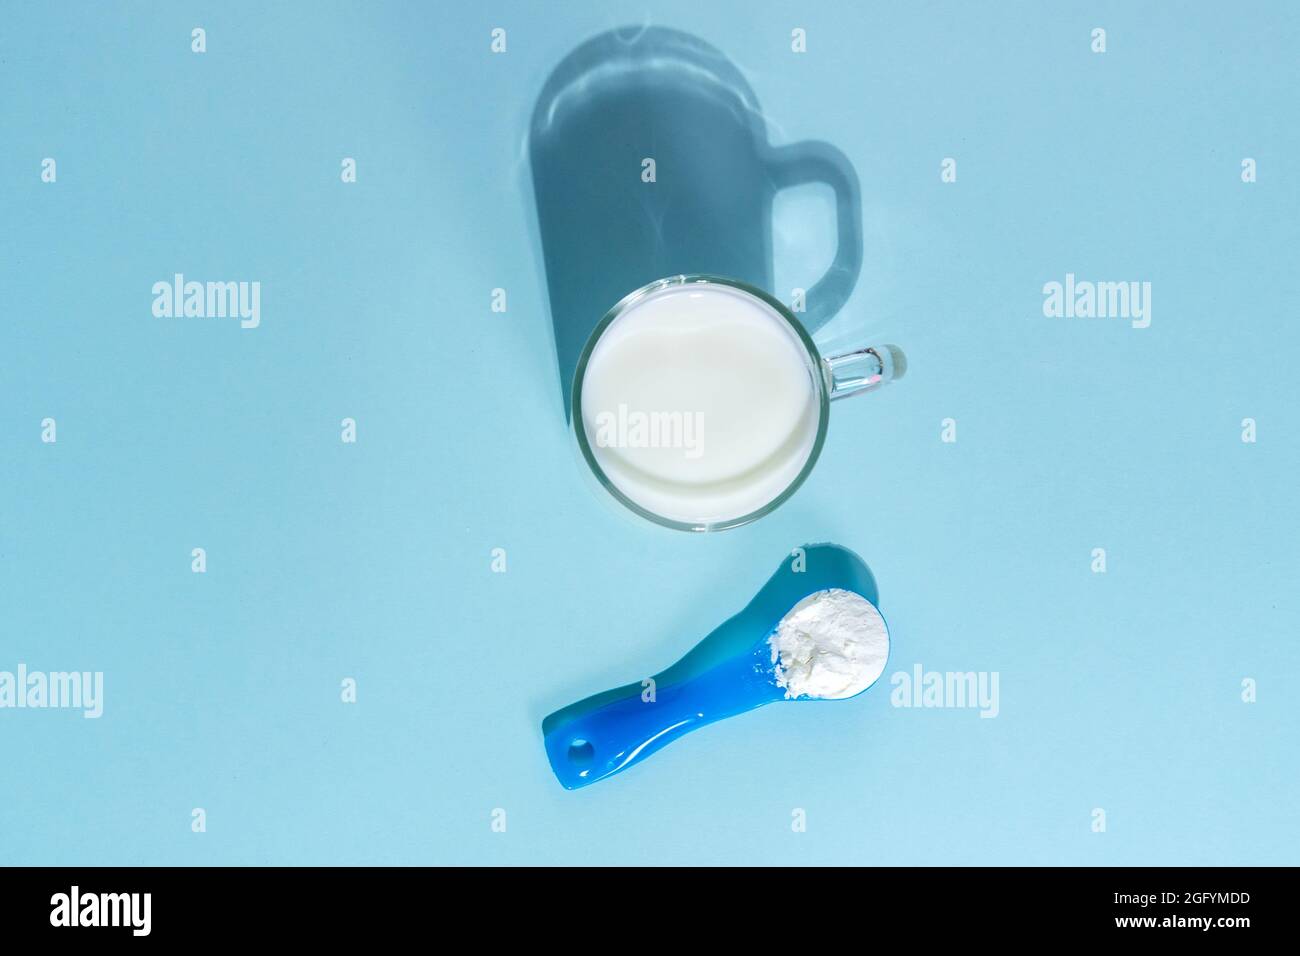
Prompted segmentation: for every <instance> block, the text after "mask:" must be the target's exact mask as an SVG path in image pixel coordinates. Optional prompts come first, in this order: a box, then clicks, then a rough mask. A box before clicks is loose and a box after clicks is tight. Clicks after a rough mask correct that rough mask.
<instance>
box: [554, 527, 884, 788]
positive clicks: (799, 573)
mask: <svg viewBox="0 0 1300 956" xmlns="http://www.w3.org/2000/svg"><path fill="white" fill-rule="evenodd" d="M829 588H840V589H842V590H845V591H853V592H855V593H857V594H859V595H861V596H862V597H864V598H866V599H867V600H868V601H870V602H871V603H872V604H873V605H877V606H878V600H879V599H878V596H877V594H876V582H875V579H874V578H873V577H872V575H871V570H870V569H869V568H868V567H867V565H866V563H865V562H864V561H863V560H862V559H861V558H860V557H858V556H857V555H856V554H854V553H853V552H852V551H850V550H849V549H848V548H843V547H840V546H839V545H837V544H810V545H806V546H805V547H803V548H800V549H797V550H796V551H795V552H793V553H792V556H791V557H789V558H787V559H786V560H785V561H783V562H782V563H781V567H780V568H778V569H777V571H776V573H775V574H773V575H772V577H771V578H769V579H768V581H767V583H766V584H764V585H763V587H762V588H760V589H759V591H758V593H757V594H755V595H754V599H753V600H752V601H750V602H749V604H748V605H746V606H745V608H744V609H743V610H742V611H740V613H738V614H736V615H735V616H733V617H731V618H728V619H727V620H726V621H724V622H723V623H722V624H720V625H718V627H717V628H715V629H714V630H713V631H712V633H710V634H709V635H708V636H707V637H705V638H704V639H703V640H702V641H700V642H699V643H698V644H696V645H695V647H694V648H693V649H692V650H691V651H690V652H689V653H687V654H686V656H685V657H683V658H682V659H681V660H679V661H678V662H677V663H676V664H674V665H673V666H672V667H669V668H668V669H667V670H665V671H662V672H661V673H659V674H656V675H655V676H654V677H653V678H652V680H653V683H650V682H649V681H639V682H637V683H634V684H626V685H624V686H622V687H616V688H614V689H613V690H607V691H605V692H604V693H601V694H596V695H594V696H592V697H588V698H586V699H585V700H580V701H578V702H577V703H576V704H570V705H569V706H568V707H565V708H563V709H561V710H557V711H556V712H555V713H553V714H551V715H550V716H549V717H547V718H546V719H545V720H543V721H542V736H543V737H544V739H545V745H546V756H547V758H548V759H549V760H550V762H551V769H552V770H554V771H555V776H556V777H557V778H559V781H560V783H561V784H563V785H564V787H565V789H568V790H577V789H578V788H580V787H585V786H588V785H589V784H593V783H595V782H596V781H597V780H604V779H605V778H606V777H611V776H613V775H614V774H616V773H618V772H619V771H622V770H626V769H627V768H628V767H630V766H632V765H633V764H635V763H638V762H639V761H641V760H644V759H645V758H646V757H648V756H650V755H651V754H652V753H654V752H655V751H657V750H659V749H660V748H662V747H664V746H666V745H668V744H669V743H671V742H672V741H674V740H676V739H678V738H679V737H681V736H683V735H684V734H686V733H688V732H690V731H692V730H696V729H698V728H700V727H703V726H705V725H706V724H711V723H713V722H714V721H717V720H722V719H723V718H724V717H734V716H735V715H737V714H743V713H745V712H746V711H750V710H753V709H754V708H756V707H762V706H763V705H764V704H770V703H772V702H773V701H780V700H787V699H790V698H787V697H786V696H785V688H783V687H779V686H777V683H776V672H775V668H774V665H773V663H772V654H771V649H770V647H769V645H768V643H767V640H768V637H769V636H770V635H771V634H772V632H773V631H774V630H776V627H777V625H778V624H779V623H780V622H781V618H783V617H785V615H786V614H787V613H788V612H789V611H790V609H791V608H793V607H794V606H795V605H796V604H798V603H799V602H800V601H802V600H803V599H804V598H806V597H807V596H808V595H810V594H814V593H816V592H817V591H825V590H827V589H829ZM863 689H864V690H865V689H866V688H863ZM854 696H857V695H854ZM794 699H795V700H798V701H805V700H812V699H816V698H806V697H802V698H794ZM838 699H847V698H838Z"/></svg>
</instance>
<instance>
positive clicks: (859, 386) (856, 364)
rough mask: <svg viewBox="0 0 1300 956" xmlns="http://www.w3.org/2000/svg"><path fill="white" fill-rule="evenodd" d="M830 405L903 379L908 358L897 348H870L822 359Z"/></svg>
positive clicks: (893, 346)
mask: <svg viewBox="0 0 1300 956" xmlns="http://www.w3.org/2000/svg"><path fill="white" fill-rule="evenodd" d="M822 369H823V371H824V374H825V376H826V390H827V392H828V393H829V394H830V398H831V401H835V399H837V398H847V397H848V396H850V395H857V394H858V393H859V392H870V391H874V390H875V389H878V388H880V387H882V386H884V385H888V384H889V383H890V382H893V381H896V380H897V379H900V378H902V377H903V375H904V374H905V373H906V372H907V356H906V355H904V354H903V350H902V349H900V348H899V347H898V346H897V345H873V346H871V347H870V348H865V349H858V350H857V351H854V352H845V353H843V354H842V355H833V356H831V357H830V358H824V359H822Z"/></svg>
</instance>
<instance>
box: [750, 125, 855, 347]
mask: <svg viewBox="0 0 1300 956" xmlns="http://www.w3.org/2000/svg"><path fill="white" fill-rule="evenodd" d="M767 167H768V170H769V175H770V176H771V179H772V183H773V184H774V185H775V187H776V188H777V189H778V190H781V189H789V188H790V187H791V186H802V185H804V184H806V183H826V184H827V185H828V186H830V187H831V189H833V190H835V220H836V223H835V225H836V230H837V233H838V240H837V243H836V246H835V259H834V261H833V262H831V267H830V268H829V269H827V270H826V274H825V275H824V276H822V277H821V278H820V279H818V280H817V283H816V284H815V285H814V286H813V287H812V288H811V289H809V290H808V295H807V309H806V311H805V312H803V313H801V314H800V316H799V317H800V319H801V320H802V322H803V324H804V327H805V328H807V330H808V331H809V333H812V332H816V331H817V330H818V329H819V328H821V327H822V326H823V325H825V324H826V322H827V321H828V320H829V319H830V318H831V316H833V315H835V313H837V312H838V311H839V310H840V309H841V308H843V307H844V303H846V302H847V301H848V300H849V296H850V295H851V294H852V292H853V286H854V284H855V283H856V282H857V281H858V273H859V272H861V271H862V191H861V189H860V187H859V186H858V174H857V173H856V172H854V170H853V164H852V163H850V162H849V159H848V157H847V156H845V155H844V154H843V153H842V152H840V151H839V150H838V149H836V148H835V147H834V146H832V145H831V144H830V143H821V142H815V141H810V142H805V143H793V144H791V145H789V146H775V147H772V148H771V149H770V150H768V154H767Z"/></svg>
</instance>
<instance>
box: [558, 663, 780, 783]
mask: <svg viewBox="0 0 1300 956" xmlns="http://www.w3.org/2000/svg"><path fill="white" fill-rule="evenodd" d="M763 665H764V661H763V658H762V657H761V656H760V655H759V654H758V653H757V652H756V653H754V654H752V655H747V656H743V657H739V658H734V659H732V660H728V661H724V662H722V663H721V664H718V665H716V666H714V667H712V668H710V669H709V670H706V671H704V672H702V673H700V674H698V675H696V676H694V677H691V678H689V679H686V680H678V681H677V682H675V683H674V682H669V681H661V680H660V678H659V676H656V677H655V678H653V679H652V680H653V683H651V682H650V681H644V682H641V683H636V684H627V685H626V686H624V687H620V688H617V689H615V690H611V691H606V692H605V693H603V694H596V695H595V696H594V697H588V698H587V699H586V700H583V701H579V702H578V703H576V704H572V705H570V706H569V707H566V708H564V709H563V710H560V711H556V712H555V713H554V714H551V716H549V717H547V718H546V720H545V721H543V722H542V733H543V735H544V736H545V744H546V756H547V758H548V759H549V760H550V762H551V769H552V770H553V771H555V776H556V777H557V778H558V779H559V781H560V783H561V784H562V785H563V786H564V788H565V789H566V790H577V789H578V788H580V787H586V786H588V785H590V784H593V783H595V782H596V781H597V780H604V779H605V778H606V777H610V776H613V775H614V774H616V773H619V772H620V771H623V770H626V769H627V768H628V767H630V766H632V765H633V764H635V763H638V762H640V761H642V760H644V759H645V758H646V757H648V756H650V755H651V754H652V753H654V752H655V751H657V750H659V749H660V748H662V747H665V746H667V745H668V744H669V743H671V742H672V741H674V740H676V739H678V738H679V737H682V736H684V735H685V734H687V733H689V732H690V731H692V730H696V729H697V728H700V727H703V726H705V725H707V724H711V723H713V722H714V721H715V720H722V719H723V718H724V717H733V716H735V715H736V714H743V713H745V712H746V711H749V710H753V709H754V708H755V707H761V706H762V705H763V704H766V703H770V702H771V701H773V700H779V699H780V698H781V696H782V694H781V692H780V690H779V689H778V688H777V687H776V684H775V682H774V681H773V680H772V676H771V667H770V665H768V666H767V667H766V669H765V668H764V666H763Z"/></svg>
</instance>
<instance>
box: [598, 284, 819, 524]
mask: <svg viewBox="0 0 1300 956" xmlns="http://www.w3.org/2000/svg"><path fill="white" fill-rule="evenodd" d="M813 374H815V373H814V371H813V368H812V366H811V363H810V359H809V357H808V353H807V351H806V350H805V349H804V347H803V345H802V343H801V342H800V340H799V338H798V337H797V336H796V334H795V333H794V331H793V330H792V329H791V328H790V326H789V324H788V323H787V322H786V321H785V319H783V318H782V317H781V316H780V315H779V314H778V313H777V312H776V311H775V310H773V309H772V308H771V307H769V306H768V305H767V304H766V303H765V302H763V301H761V300H759V299H756V298H753V297H751V296H748V295H746V294H745V293H743V292H741V291H739V290H736V289H732V288H730V287H729V286H723V285H717V284H701V283H692V284H688V285H681V286H670V287H667V288H665V289H662V290H659V291H657V292H654V293H651V294H650V295H647V296H646V297H645V298H643V299H641V300H640V301H639V302H637V303H636V304H635V305H633V306H631V307H630V308H628V309H627V310H625V311H624V312H623V313H622V314H621V315H620V316H619V317H618V318H617V319H615V320H614V321H613V322H612V323H610V325H609V327H608V328H607V329H606V330H605V332H604V334H603V335H602V336H601V337H600V339H599V341H598V342H597V343H596V346H595V348H594V349H593V350H592V354H591V358H590V359H589V361H588V363H587V369H586V373H585V376H584V379H583V383H582V397H581V402H582V408H581V414H582V427H583V428H584V429H585V430H586V437H587V442H588V444H589V446H590V447H591V451H592V454H593V455H594V457H595V459H596V461H597V463H598V464H599V465H600V468H601V470H602V471H603V472H604V473H605V475H606V477H607V478H608V479H609V480H610V482H612V483H613V484H614V486H615V487H617V488H618V489H619V490H620V491H621V492H622V493H623V494H624V495H626V496H627V497H628V498H630V499H632V501H634V502H636V503H637V504H639V505H640V506H641V507H642V508H645V509H646V510H648V511H650V512H653V513H654V514H657V515H660V516H662V517H664V518H669V519H672V520H674V521H680V522H686V523H689V524H696V525H703V524H716V523H720V522H725V521H729V520H732V519H735V518H740V517H743V516H744V515H747V514H750V513H751V512H753V511H757V510H758V509H759V508H762V507H763V506H764V505H766V504H767V503H768V502H770V501H771V500H772V499H773V498H775V497H777V496H778V495H779V494H780V493H781V492H782V491H784V490H785V489H786V488H787V487H788V486H789V484H790V483H791V482H792V481H793V480H794V479H795V478H796V477H797V476H798V474H799V472H800V470H801V469H802V468H803V466H804V463H805V462H806V461H807V460H808V456H809V455H810V454H811V452H812V447H813V444H814V441H815V439H816V437H817V427H818V418H819V415H820V406H819V403H818V393H817V391H816V389H815V386H814V382H813V378H812V376H813Z"/></svg>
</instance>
